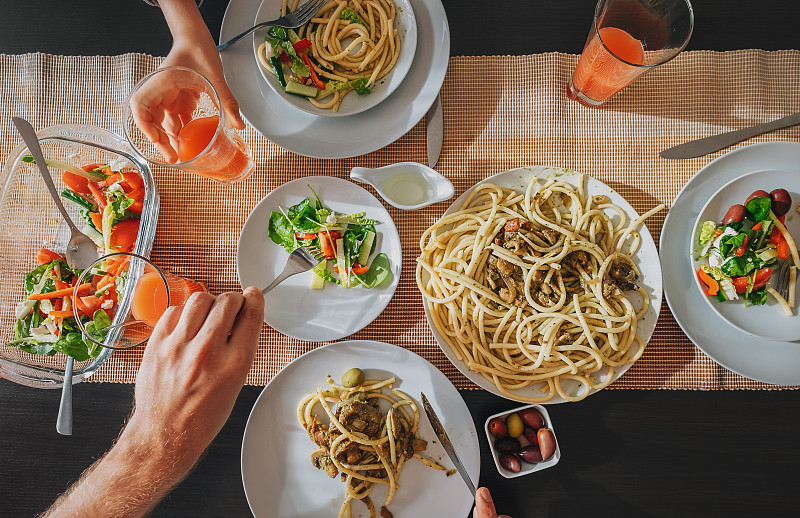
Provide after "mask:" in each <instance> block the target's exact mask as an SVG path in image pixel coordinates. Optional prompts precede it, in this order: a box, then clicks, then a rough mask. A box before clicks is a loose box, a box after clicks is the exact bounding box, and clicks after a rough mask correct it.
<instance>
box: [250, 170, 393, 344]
mask: <svg viewBox="0 0 800 518" xmlns="http://www.w3.org/2000/svg"><path fill="white" fill-rule="evenodd" d="M309 186H311V187H312V188H313V189H314V191H315V192H316V193H317V195H318V196H319V199H320V200H321V201H322V204H323V205H324V206H325V207H327V208H329V209H331V210H333V211H335V212H337V213H341V214H353V213H355V212H366V215H367V217H368V218H370V219H375V220H378V222H379V223H378V224H376V225H375V230H376V232H377V237H376V241H377V245H376V248H375V253H374V254H373V256H372V258H374V257H375V254H378V253H380V252H383V253H385V254H386V255H387V256H388V257H389V264H390V265H391V269H392V280H391V281H385V282H384V283H383V284H381V285H380V286H376V287H375V288H372V289H366V288H364V287H362V286H356V287H353V288H343V287H341V286H337V285H335V284H331V283H326V284H325V288H324V289H322V290H312V289H310V288H309V283H310V282H311V278H312V276H313V275H314V273H312V272H310V271H309V272H304V273H300V274H297V275H294V276H292V277H289V278H288V279H286V280H285V281H283V282H282V283H281V284H279V285H278V286H276V287H275V288H274V289H273V290H272V291H271V292H269V293H268V294H267V297H266V301H265V306H264V321H265V322H266V323H267V324H269V325H270V326H272V328H273V329H275V330H277V331H280V332H281V333H283V334H285V335H287V336H291V337H292V338H297V339H298V340H306V341H309V342H322V341H328V340H337V339H339V338H344V337H345V336H348V335H351V334H353V333H355V332H356V331H359V330H361V329H363V328H364V327H365V326H367V325H368V324H369V323H370V322H372V321H373V320H375V318H376V317H377V316H378V315H380V314H381V312H382V311H383V309H384V308H385V307H386V305H387V304H389V301H390V300H391V299H392V295H394V290H395V289H396V288H397V283H398V281H399V280H400V270H401V267H402V263H403V252H402V249H401V247H400V235H399V234H398V233H397V228H396V227H395V226H394V222H393V221H392V217H391V216H390V215H389V213H388V212H387V211H386V209H385V208H384V207H383V205H382V204H381V202H379V201H378V200H377V199H376V198H375V197H374V196H373V195H371V194H370V193H369V192H367V191H366V190H364V189H363V188H361V187H359V186H358V185H356V184H354V183H353V182H349V181H347V180H342V179H341V178H334V177H331V176H305V177H303V178H298V179H296V180H292V181H290V182H287V183H285V184H283V185H281V186H280V187H277V188H276V189H274V190H273V191H272V192H270V193H269V194H268V195H266V196H265V197H264V199H262V200H261V201H260V202H259V203H258V205H256V207H255V208H254V209H253V211H252V212H251V213H250V215H249V216H248V217H247V220H246V221H245V223H244V226H243V227H242V232H241V233H240V234H239V243H238V246H237V249H236V273H237V274H238V276H239V283H240V284H241V285H242V288H244V287H246V286H258V287H264V286H266V285H268V284H269V283H270V282H272V280H273V279H275V277H277V276H278V274H279V273H280V272H281V271H282V270H283V267H284V266H285V265H286V260H287V259H288V258H289V254H288V253H286V250H284V248H283V247H282V246H281V245H277V244H275V243H273V242H272V240H271V239H270V238H269V236H268V235H267V230H268V228H269V217H270V214H272V212H273V211H277V210H278V207H283V208H284V209H286V208H288V207H290V206H292V205H296V204H297V203H299V202H300V201H302V200H303V198H307V197H309V196H313V195H312V193H311V190H310V189H309V188H308V187H309Z"/></svg>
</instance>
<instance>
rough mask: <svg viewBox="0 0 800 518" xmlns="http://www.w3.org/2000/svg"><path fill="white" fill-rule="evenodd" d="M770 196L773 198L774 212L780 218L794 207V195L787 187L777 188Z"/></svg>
mask: <svg viewBox="0 0 800 518" xmlns="http://www.w3.org/2000/svg"><path fill="white" fill-rule="evenodd" d="M769 197H770V198H772V212H774V213H775V216H777V217H779V218H780V217H781V216H783V215H784V214H786V213H787V212H789V209H791V208H792V197H791V195H790V194H789V192H788V191H787V190H786V189H775V190H773V191H772V192H770V193H769Z"/></svg>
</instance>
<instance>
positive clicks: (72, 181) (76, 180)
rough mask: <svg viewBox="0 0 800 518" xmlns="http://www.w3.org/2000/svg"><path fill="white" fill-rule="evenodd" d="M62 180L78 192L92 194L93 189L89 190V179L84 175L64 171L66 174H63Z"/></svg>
mask: <svg viewBox="0 0 800 518" xmlns="http://www.w3.org/2000/svg"><path fill="white" fill-rule="evenodd" d="M61 180H63V181H64V183H65V184H67V187H69V188H70V189H72V190H73V191H75V192H77V193H78V194H92V191H90V190H89V180H88V179H86V178H84V177H83V176H80V175H77V174H75V173H71V172H69V171H64V174H62V175H61Z"/></svg>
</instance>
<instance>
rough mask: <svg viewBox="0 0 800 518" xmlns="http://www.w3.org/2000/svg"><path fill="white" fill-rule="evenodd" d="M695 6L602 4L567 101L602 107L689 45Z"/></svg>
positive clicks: (648, 1) (685, 2)
mask: <svg viewBox="0 0 800 518" xmlns="http://www.w3.org/2000/svg"><path fill="white" fill-rule="evenodd" d="M693 28H694V14H693V12H692V6H691V4H690V3H689V0H599V1H598V2H597V7H596V8H595V12H594V20H593V23H592V29H591V30H590V31H589V37H588V38H587V40H586V45H585V46H584V48H583V52H582V53H581V57H580V59H579V60H578V64H577V66H576V67H575V71H574V72H573V73H572V77H571V78H570V80H569V84H568V85H567V97H569V98H570V99H574V100H576V101H578V102H579V103H581V104H584V105H586V106H599V105H601V104H603V103H604V102H606V101H607V100H609V99H610V98H611V97H612V96H613V95H614V94H616V93H617V92H619V91H620V90H622V89H623V88H625V87H626V86H628V85H629V84H631V83H632V82H633V81H635V80H636V78H638V77H639V76H641V75H642V74H644V73H645V72H647V71H648V70H650V69H652V68H654V67H656V66H658V65H661V64H663V63H666V62H667V61H669V60H671V59H672V58H674V57H675V56H677V55H678V54H679V53H680V52H681V51H682V50H683V49H684V48H685V47H686V44H687V43H689V38H690V37H691V35H692V29H693Z"/></svg>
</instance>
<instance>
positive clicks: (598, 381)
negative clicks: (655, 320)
mask: <svg viewBox="0 0 800 518" xmlns="http://www.w3.org/2000/svg"><path fill="white" fill-rule="evenodd" d="M584 181H585V179H584V178H583V177H582V178H581V180H580V182H577V183H578V185H577V186H575V185H572V184H570V183H567V182H564V181H560V180H558V179H552V178H551V179H549V180H547V181H546V182H545V183H544V185H543V186H541V187H540V188H537V179H536V178H533V179H532V181H531V182H530V184H529V185H528V187H527V189H526V191H525V192H524V193H519V192H516V191H514V190H511V189H506V188H502V187H498V186H497V185H493V184H491V183H483V184H481V185H479V186H478V187H476V188H475V189H474V191H473V192H472V193H471V194H470V195H469V196H468V197H467V199H466V200H465V201H464V203H463V204H462V206H461V208H460V210H458V211H456V212H453V213H452V214H449V215H446V216H444V217H442V218H441V219H440V220H439V221H437V222H436V223H435V224H434V225H433V226H431V227H430V228H429V229H428V230H426V231H425V232H424V233H423V235H422V237H421V238H420V249H421V254H420V256H419V258H418V259H417V268H416V278H417V284H418V285H419V288H420V291H421V292H422V295H423V297H424V299H425V304H426V305H427V308H428V310H429V314H430V316H431V321H432V323H433V325H434V326H435V328H436V330H437V331H438V333H439V334H440V335H441V336H442V337H443V338H444V340H445V341H446V342H447V344H448V345H449V347H450V348H451V349H452V351H453V353H454V354H455V355H456V357H457V358H458V359H460V360H461V361H463V362H464V363H465V364H466V365H467V367H468V368H469V369H471V370H473V371H475V372H478V373H480V374H481V375H483V376H484V377H485V378H486V379H487V380H489V381H491V382H493V383H494V384H495V385H496V386H497V388H498V389H499V390H500V391H501V392H502V393H503V394H505V395H507V396H510V397H512V398H514V399H517V400H521V401H527V402H544V401H548V400H550V399H552V398H553V397H554V396H555V394H556V393H557V394H559V395H560V396H561V397H563V398H564V399H566V400H569V401H577V400H580V399H583V398H584V397H586V396H587V395H588V394H589V393H590V391H591V390H593V389H600V388H603V387H605V386H606V385H607V384H609V383H610V382H611V380H612V379H614V376H613V373H614V370H615V369H616V368H619V367H621V366H623V365H626V364H630V363H633V362H634V361H636V359H638V358H639V356H640V355H641V354H642V352H643V350H644V343H643V341H642V340H641V339H640V338H639V337H638V336H637V335H636V326H637V321H638V320H639V319H640V318H641V317H642V316H643V315H644V313H645V311H646V310H647V308H648V305H649V297H648V295H647V293H646V292H645V291H644V289H642V288H641V287H639V286H637V285H636V284H635V281H636V280H637V278H638V277H639V270H638V268H637V267H636V265H635V263H634V262H633V261H632V259H631V256H632V255H633V254H634V253H635V252H636V250H637V249H638V247H639V245H640V243H641V238H640V236H639V234H638V232H637V231H636V228H637V227H638V226H639V225H640V224H641V223H642V221H644V220H645V219H646V218H647V217H649V216H650V215H652V214H654V213H655V212H657V211H659V210H661V209H662V208H663V205H660V206H658V207H656V208H654V209H652V210H651V211H648V212H647V213H645V214H644V215H642V216H641V217H639V218H637V219H636V220H635V221H632V222H630V223H629V220H628V217H627V215H626V214H625V211H624V210H623V209H622V208H621V207H619V206H617V205H614V204H613V203H611V202H610V200H609V199H608V198H607V197H605V196H594V197H589V196H588V195H587V194H586V192H585V188H584ZM609 213H611V214H616V215H617V218H618V221H617V222H616V223H615V222H614V219H612V217H610V216H609ZM632 290H635V291H638V292H639V293H640V294H641V298H642V301H643V307H641V309H639V310H638V311H637V310H636V309H635V308H634V304H633V303H632V302H631V300H629V298H628V296H627V295H626V293H627V292H629V291H632ZM601 374H605V376H604V377H602V376H601ZM566 380H571V383H572V384H577V386H578V390H577V391H568V390H565V387H564V386H562V384H563V382H564V381H566ZM532 385H540V386H541V390H542V392H543V393H542V395H541V396H534V397H526V396H520V394H519V393H512V392H511V391H512V390H518V389H522V388H525V387H529V386H532Z"/></svg>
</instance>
